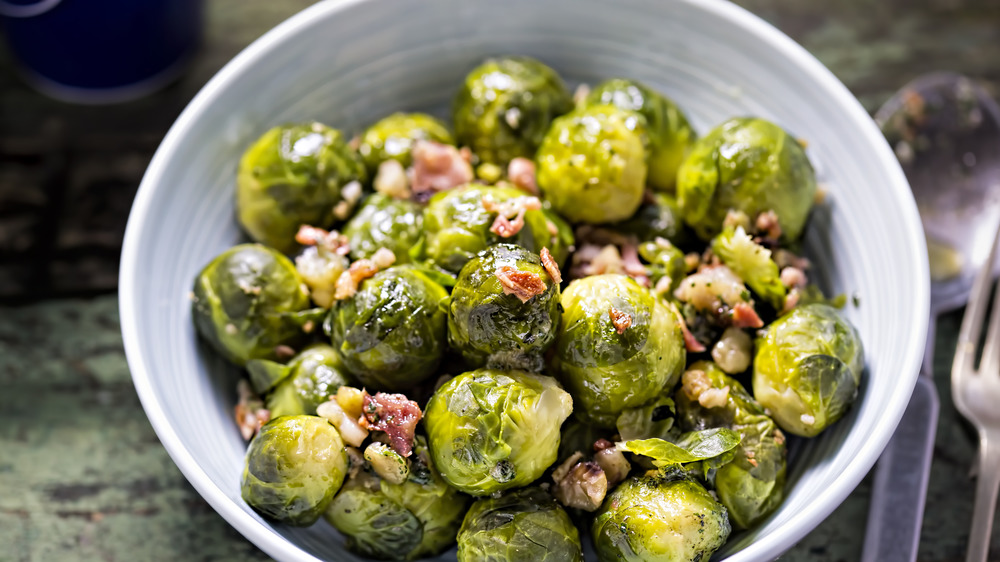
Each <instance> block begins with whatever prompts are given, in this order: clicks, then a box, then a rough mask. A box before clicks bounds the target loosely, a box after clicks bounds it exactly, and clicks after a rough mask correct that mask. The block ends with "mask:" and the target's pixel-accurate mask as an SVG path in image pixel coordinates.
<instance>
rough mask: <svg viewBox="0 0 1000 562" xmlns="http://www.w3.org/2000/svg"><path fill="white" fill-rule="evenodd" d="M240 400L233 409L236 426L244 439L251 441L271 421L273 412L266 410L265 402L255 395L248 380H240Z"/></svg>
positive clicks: (238, 387)
mask: <svg viewBox="0 0 1000 562" xmlns="http://www.w3.org/2000/svg"><path fill="white" fill-rule="evenodd" d="M236 392H237V395H238V399H237V401H236V407H235V408H233V415H234V416H235V418H236V425H237V427H239V429H240V435H242V436H243V439H244V440H246V441H249V440H250V439H251V438H252V437H253V436H254V435H256V434H257V432H259V431H260V428H261V427H263V426H264V424H266V423H267V422H268V421H270V420H271V411H270V410H268V409H266V408H264V401H263V400H261V399H260V397H259V396H257V395H256V394H254V392H253V390H251V389H250V383H249V382H248V381H247V380H246V379H240V382H238V383H237V384H236Z"/></svg>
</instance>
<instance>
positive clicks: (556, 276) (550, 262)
mask: <svg viewBox="0 0 1000 562" xmlns="http://www.w3.org/2000/svg"><path fill="white" fill-rule="evenodd" d="M539 256H540V257H541V258H542V267H544V268H545V272H546V273H548V274H549V277H551V278H552V281H553V282H554V283H562V272H561V271H559V264H557V263H556V260H555V258H553V257H552V253H551V252H549V249H548V248H542V252H541V254H539Z"/></svg>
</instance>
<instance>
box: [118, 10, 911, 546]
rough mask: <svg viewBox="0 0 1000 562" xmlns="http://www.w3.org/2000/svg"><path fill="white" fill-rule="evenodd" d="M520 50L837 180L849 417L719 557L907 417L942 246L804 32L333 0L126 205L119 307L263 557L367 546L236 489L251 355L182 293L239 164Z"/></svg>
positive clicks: (185, 460) (774, 521) (832, 229)
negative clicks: (242, 391)
mask: <svg viewBox="0 0 1000 562" xmlns="http://www.w3.org/2000/svg"><path fill="white" fill-rule="evenodd" d="M508 53H515V54H525V55H530V56H534V57H537V58H539V59H541V60H543V61H545V62H546V63H548V64H549V65H551V66H553V67H554V68H556V69H557V70H558V71H559V72H560V73H561V74H562V76H563V77H564V78H565V79H566V80H567V81H568V82H570V83H571V84H575V83H579V82H588V83H595V82H597V81H599V80H601V79H604V78H609V77H615V76H623V77H631V78H635V79H639V80H641V81H644V82H646V83H648V84H650V85H652V86H654V87H656V88H658V89H660V90H661V91H662V92H664V93H665V94H667V95H668V96H670V97H671V98H673V99H674V100H675V101H676V102H677V103H678V104H679V105H680V106H681V107H682V108H683V109H684V110H685V111H686V113H687V114H688V116H689V117H690V119H691V121H692V122H693V124H694V126H695V127H696V129H697V130H698V131H699V132H702V133H703V132H705V131H707V130H708V129H709V128H710V127H711V126H713V125H714V124H716V123H718V122H720V121H722V120H724V119H725V118H728V117H731V116H736V115H757V116H762V117H765V118H768V119H771V120H773V121H775V122H777V123H779V124H781V125H782V126H784V127H785V128H786V129H788V130H789V131H791V132H792V133H793V134H795V135H797V136H799V137H801V138H804V139H806V140H808V143H809V149H808V152H809V155H810V157H811V158H812V161H813V163H814V165H815V166H816V168H817V171H818V174H819V178H820V180H821V182H822V183H823V185H824V186H825V188H826V189H827V191H828V197H827V199H826V202H825V203H824V205H823V206H822V207H821V208H820V209H819V210H818V211H817V212H815V213H814V216H813V217H812V219H811V223H810V226H809V228H808V230H807V233H806V241H805V243H806V249H807V254H808V255H809V256H810V257H811V258H812V259H813V261H814V263H815V264H816V266H817V268H818V272H819V275H820V278H821V279H822V284H823V285H824V288H825V289H827V290H830V291H833V292H836V293H846V294H847V295H849V296H857V297H858V300H859V305H858V306H854V305H848V306H847V308H846V309H845V314H846V315H847V316H848V317H849V318H850V320H851V321H852V322H854V324H855V325H856V326H857V327H858V330H859V331H860V333H861V336H862V339H863V341H864V344H865V348H866V351H867V370H866V374H865V379H864V381H863V383H862V388H861V394H860V397H859V400H858V403H857V404H856V405H855V407H854V408H853V409H852V410H851V412H850V413H849V415H848V416H847V417H846V418H845V419H844V420H843V421H841V422H840V423H838V424H836V425H835V426H834V427H832V428H830V429H829V430H827V431H826V432H825V433H824V434H822V436H821V437H819V438H817V439H813V440H809V441H804V442H803V443H802V444H801V446H799V447H797V450H796V451H795V454H794V458H793V459H792V464H791V467H790V478H789V482H788V498H787V499H786V500H785V502H784V504H783V505H782V507H781V508H780V509H779V511H778V512H777V513H775V514H774V515H773V516H772V517H771V518H770V519H769V520H768V521H766V522H765V523H764V524H762V525H761V526H759V527H758V528H757V529H755V530H753V531H750V532H747V533H743V534H741V535H737V536H735V537H734V538H733V539H731V540H730V542H729V544H728V545H727V546H726V547H725V549H724V550H723V551H722V553H721V556H720V557H725V556H730V557H731V558H730V559H731V560H734V561H736V560H765V559H772V558H774V557H775V556H777V555H778V554H780V553H781V552H782V551H784V550H785V549H787V548H788V547H790V546H791V545H792V544H794V543H795V542H796V541H798V540H799V539H800V538H801V537H802V536H804V535H805V534H806V533H807V532H808V531H809V530H811V529H812V528H813V527H815V526H816V525H817V524H818V523H819V522H820V521H821V520H822V519H823V518H825V517H826V516H827V515H828V514H829V513H830V512H831V511H832V510H833V509H834V508H835V507H836V506H837V505H838V504H839V503H840V502H841V501H842V500H843V498H844V497H846V496H847V494H848V493H850V491H851V490H853V489H854V487H855V486H856V485H857V483H858V482H859V481H860V480H861V478H862V477H863V476H864V475H865V473H866V472H867V471H868V469H869V468H870V467H871V466H872V464H873V463H874V461H875V460H876V458H877V456H878V454H879V453H880V452H881V450H882V448H883V447H884V445H885V443H886V442H887V440H888V438H889V436H890V435H891V433H892V430H893V429H894V428H895V425H896V423H897V422H898V420H899V418H900V416H901V415H902V411H903V408H904V407H905V404H906V402H907V400H908V398H909V395H910V392H911V390H912V387H913V383H914V381H915V376H916V373H917V368H918V364H919V358H920V355H921V348H922V344H923V341H924V334H925V330H926V318H927V298H928V285H927V281H926V279H927V273H926V272H927V264H926V258H925V249H924V246H923V237H922V235H921V231H920V228H919V219H918V216H917V213H916V208H915V206H914V203H913V200H912V198H911V197H910V194H909V190H908V188H907V185H906V182H905V179H904V177H903V175H902V173H901V172H900V170H899V168H898V166H897V165H896V163H895V159H894V157H893V156H892V154H891V152H890V151H889V150H888V147H887V146H886V145H885V143H884V141H882V139H881V136H880V135H879V134H878V132H877V130H876V129H875V127H874V126H873V125H872V123H871V121H870V120H869V118H868V116H867V115H866V114H865V113H864V111H863V110H862V109H861V107H860V106H859V105H858V104H857V102H856V101H855V100H854V98H853V97H852V96H851V95H850V94H849V93H848V92H847V90H846V89H845V88H844V87H843V86H842V85H841V84H840V83H839V82H837V81H836V79H834V78H833V76H832V75H831V74H830V73H829V72H828V71H826V70H825V69H824V68H823V67H822V66H821V65H820V64H819V63H818V62H816V61H815V59H813V58H812V57H811V56H809V55H808V54H807V53H805V51H803V50H802V49H801V48H800V47H798V46H797V45H795V44H794V43H793V42H792V41H791V40H789V39H788V38H786V37H785V36H783V35H781V34H780V33H779V32H777V31H776V30H774V29H773V28H771V27H770V26H769V25H767V24H765V23H763V22H762V21H760V20H758V19H757V18H756V17H754V16H752V15H750V14H748V13H747V12H745V11H743V10H742V9H740V8H737V7H735V6H732V5H729V4H725V3H722V2H717V1H714V0H713V1H708V2H695V1H693V0H671V1H664V0H628V1H620V2H614V3H611V2H604V1H600V0H575V1H574V2H572V3H570V2H569V1H568V0H565V1H554V2H535V1H534V0H514V1H508V2H502V3H501V2H467V1H465V0H427V1H424V2H419V3H416V2H406V1H404V0H380V1H378V2H374V1H329V2H324V3H320V4H318V5H316V6H314V7H312V8H310V9H307V10H306V11H305V12H303V13H301V14H299V15H298V16H296V17H294V18H292V19H291V20H289V21H288V22H285V23H284V24H282V25H281V26H279V27H278V28H276V29H275V30H273V31H272V32H270V33H269V34H267V35H266V36H265V37H263V38H262V39H261V40H259V41H258V42H256V43H255V44H254V45H252V46H251V47H249V48H248V49H247V50H246V51H245V52H243V53H242V54H241V55H240V56H238V57H237V58H236V59H235V60H234V61H233V62H232V63H230V64H229V65H228V66H227V67H226V68H225V69H223V70H222V71H221V72H220V73H219V75H218V76H216V77H215V78H214V79H213V80H212V81H211V82H210V83H209V85H207V86H206V87H205V89H204V90H203V91H202V92H201V93H200V94H199V95H198V97H197V98H196V99H195V100H194V101H193V102H192V103H191V105H190V106H189V107H188V108H187V110H186V111H185V112H184V113H183V114H182V116H181V117H180V119H179V120H178V122H177V123H176V124H175V125H174V127H173V129H172V130H171V131H170V133H169V134H168V135H167V138H166V139H165V140H164V142H163V144H162V146H161V147H160V149H159V151H158V152H157V154H156V156H155V158H154V160H153V162H152V164H151V165H150V167H149V170H148V171H147V174H146V177H145V178H144V179H143V182H142V186H141V188H140V190H139V194H138V196H137V199H136V203H135V207H134V208H133V211H132V215H131V217H130V220H129V225H128V231H127V235H126V243H125V249H124V253H123V259H122V270H121V317H122V326H123V332H124V336H125V343H126V351H127V354H128V359H129V364H130V367H131V369H132V374H133V377H134V379H135V383H136V387H137V389H138V391H139V394H140V397H141V398H142V401H143V405H144V407H145V408H146V411H147V413H148V415H149V417H150V419H151V421H152V423H153V425H154V427H155V428H156V431H157V433H158V435H159V436H160V439H161V440H162V441H163V443H164V445H165V446H166V447H167V449H168V450H169V452H170V454H171V455H172V457H173V459H174V460H175V462H177V464H178V466H179V467H180V468H181V469H182V471H183V472H184V473H185V475H186V476H187V477H188V479H190V480H191V481H192V483H193V484H194V485H195V487H196V488H197V489H198V490H199V492H200V493H201V494H202V495H203V496H205V498H206V499H207V500H208V501H209V502H210V503H211V504H212V505H213V506H214V507H215V509H216V510H218V511H219V512H220V514H222V515H223V516H224V517H225V518H226V519H227V520H229V521H230V523H232V524H233V525H234V526H235V527H236V528H237V529H239V530H240V531H241V532H242V533H243V534H245V535H246V536H247V537H248V538H250V539H251V540H253V541H254V542H255V543H257V544H258V546H260V547H261V548H262V549H264V550H265V551H266V552H268V553H269V554H270V555H272V556H274V557H275V558H278V559H282V560H312V559H313V558H312V556H315V557H318V558H324V559H335V560H353V559H355V557H353V556H351V555H350V554H348V553H346V552H344V551H343V549H342V546H341V544H342V539H341V538H340V537H339V536H338V535H337V533H336V532H335V531H334V530H333V529H332V528H330V527H329V526H327V525H326V524H325V523H323V522H320V523H318V524H317V525H316V526H314V527H313V528H309V529H293V528H288V527H284V526H275V525H271V524H269V523H268V522H266V521H264V520H262V519H261V518H260V517H259V516H258V515H256V514H255V513H254V512H253V511H251V510H250V509H249V508H248V507H247V506H246V505H245V504H244V503H243V502H242V500H241V499H240V492H239V479H240V472H241V470H242V460H243V453H244V451H245V444H244V443H243V441H242V440H241V438H240V436H239V434H238V432H237V430H236V427H235V426H234V424H233V422H232V419H231V411H232V405H233V401H234V396H235V392H234V384H235V380H236V378H237V377H238V376H239V374H238V372H237V371H236V369H234V368H232V367H230V366H228V365H226V364H225V363H224V362H223V361H222V360H221V359H218V358H216V357H215V356H214V354H213V353H211V351H210V350H209V349H208V348H207V347H205V346H203V345H202V344H200V343H199V342H198V340H197V338H196V336H195V332H194V328H193V325H192V323H191V317H190V311H189V306H190V304H189V301H188V292H189V291H190V289H191V284H192V280H193V278H194V276H195V274H196V273H197V272H198V271H199V270H200V269H201V267H202V266H203V265H204V264H206V263H207V262H208V261H209V260H210V259H211V258H212V257H213V256H215V255H216V254H218V253H219V252H221V251H223V250H225V249H226V248H228V247H229V246H232V245H233V244H235V243H237V242H239V241H240V240H241V239H242V237H241V234H240V232H239V230H238V228H237V225H236V223H235V219H234V215H233V188H234V178H235V169H236V163H237V161H238V159H239V156H240V154H241V153H242V151H243V150H244V148H245V147H246V146H247V145H248V144H249V143H250V142H252V141H253V139H255V138H256V137H257V136H258V135H260V134H261V133H262V132H263V131H265V130H266V129H268V128H270V127H272V126H274V125H276V124H280V123H283V122H288V121H297V120H319V121H322V122H325V123H327V124H329V125H331V126H334V127H337V128H340V129H343V130H345V131H347V132H348V133H351V132H354V131H358V130H359V129H360V128H361V127H363V126H364V125H366V124H368V123H370V122H372V121H374V120H375V119H377V118H379V117H381V116H383V115H385V114H388V113H390V112H392V111H397V110H424V111H431V112H434V113H437V114H439V115H441V116H447V114H448V107H449V103H450V100H451V98H452V96H453V94H454V92H455V90H456V88H457V86H458V84H459V82H460V80H461V78H462V77H463V76H464V74H465V73H466V72H467V71H468V70H469V69H471V68H472V67H473V66H474V65H475V64H477V63H478V62H479V61H480V60H482V59H483V58H485V57H487V56H490V55H496V54H508ZM286 539H287V540H286ZM449 556H451V555H446V556H445V558H444V559H447V558H448V557H449Z"/></svg>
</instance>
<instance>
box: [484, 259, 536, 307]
mask: <svg viewBox="0 0 1000 562" xmlns="http://www.w3.org/2000/svg"><path fill="white" fill-rule="evenodd" d="M494 275H496V276H497V279H499V280H500V287H501V288H502V289H503V294H505V295H514V296H516V297H517V298H519V299H521V302H528V301H529V300H531V298H532V297H534V296H535V295H540V294H542V293H544V292H545V288H546V287H545V281H542V277H541V276H540V275H538V274H537V273H531V272H530V271H521V270H519V269H514V268H513V267H511V266H509V265H505V266H501V267H500V268H498V269H497V270H496V272H495V273H494Z"/></svg>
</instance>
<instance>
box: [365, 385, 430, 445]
mask: <svg viewBox="0 0 1000 562" xmlns="http://www.w3.org/2000/svg"><path fill="white" fill-rule="evenodd" d="M363 400H364V408H363V414H362V418H361V420H359V423H360V424H361V427H363V428H365V429H369V430H371V431H381V432H383V433H385V434H386V435H387V436H388V437H389V446H390V447H392V450H394V451H396V452H397V453H399V454H400V455H402V456H404V457H408V456H410V454H411V453H412V452H413V436H414V434H415V432H416V430H417V423H418V422H419V421H420V418H421V416H422V415H423V414H422V413H421V412H420V406H418V405H417V403H416V402H414V401H413V400H410V399H408V398H407V397H406V396H404V395H402V394H386V393H384V392H378V393H376V394H375V396H372V395H370V394H368V393H367V392H365V393H364V395H363Z"/></svg>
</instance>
